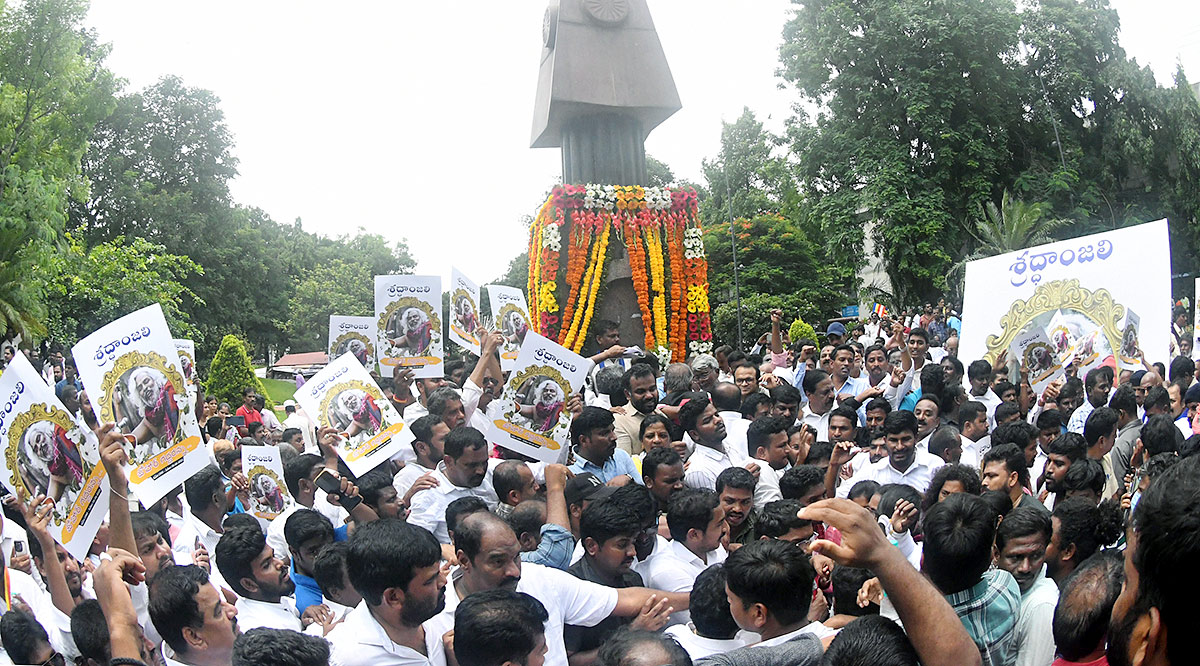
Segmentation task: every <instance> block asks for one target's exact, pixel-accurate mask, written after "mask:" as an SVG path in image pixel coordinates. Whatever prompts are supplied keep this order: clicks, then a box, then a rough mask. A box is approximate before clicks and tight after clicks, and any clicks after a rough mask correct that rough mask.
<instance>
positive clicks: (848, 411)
mask: <svg viewBox="0 0 1200 666" xmlns="http://www.w3.org/2000/svg"><path fill="white" fill-rule="evenodd" d="M835 416H840V417H842V418H844V419H846V420H847V421H849V422H850V425H851V426H853V427H855V428H857V427H858V426H859V425H860V424H859V422H858V412H857V411H856V410H854V409H852V408H851V407H850V406H849V405H845V404H842V405H838V406H837V407H834V408H833V409H831V410H829V418H833V417H835Z"/></svg>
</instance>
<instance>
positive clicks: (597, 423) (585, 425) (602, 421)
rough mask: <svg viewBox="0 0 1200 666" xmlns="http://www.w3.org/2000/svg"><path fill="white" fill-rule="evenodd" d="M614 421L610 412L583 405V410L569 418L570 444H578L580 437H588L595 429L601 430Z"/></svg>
mask: <svg viewBox="0 0 1200 666" xmlns="http://www.w3.org/2000/svg"><path fill="white" fill-rule="evenodd" d="M613 422H614V418H613V414H612V412H610V411H608V410H607V409H601V408H599V407H584V408H583V411H582V412H581V413H580V414H579V416H576V417H575V418H574V419H572V420H571V446H576V445H578V444H579V438H580V437H590V436H591V435H592V433H594V432H595V431H597V430H603V429H604V428H607V427H609V426H611V425H612V424H613Z"/></svg>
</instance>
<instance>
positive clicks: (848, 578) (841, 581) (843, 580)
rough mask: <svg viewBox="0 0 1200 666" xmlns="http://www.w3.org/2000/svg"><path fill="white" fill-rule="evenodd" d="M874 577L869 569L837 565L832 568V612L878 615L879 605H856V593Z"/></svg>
mask: <svg viewBox="0 0 1200 666" xmlns="http://www.w3.org/2000/svg"><path fill="white" fill-rule="evenodd" d="M874 576H875V574H874V573H872V572H871V570H870V569H860V568H858V567H847V566H842V565H838V566H835V567H834V568H833V576H832V577H831V580H832V583H833V612H835V613H837V614H839V615H853V616H855V617H859V616H862V615H878V614H879V604H877V603H874V602H872V603H869V604H867V605H866V606H865V607H860V606H859V605H858V591H859V590H860V589H862V586H863V583H865V582H867V581H868V580H870V579H871V578H873V577H874Z"/></svg>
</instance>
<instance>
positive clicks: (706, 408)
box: [679, 398, 733, 490]
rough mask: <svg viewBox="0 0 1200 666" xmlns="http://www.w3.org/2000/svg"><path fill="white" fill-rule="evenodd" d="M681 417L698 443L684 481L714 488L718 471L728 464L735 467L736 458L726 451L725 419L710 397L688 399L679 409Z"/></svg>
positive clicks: (688, 484) (696, 485) (684, 427)
mask: <svg viewBox="0 0 1200 666" xmlns="http://www.w3.org/2000/svg"><path fill="white" fill-rule="evenodd" d="M679 421H680V423H681V424H682V425H683V429H684V431H686V432H687V434H688V436H689V437H691V438H692V441H694V442H695V443H696V450H695V451H693V452H692V455H691V457H690V458H689V459H688V464H687V467H686V472H685V473H684V477H683V485H685V486H687V487H689V488H708V489H709V490H713V489H715V488H716V486H717V475H718V474H720V473H721V472H722V471H724V469H725V468H726V467H733V460H732V459H731V458H730V457H729V454H728V453H727V452H726V451H725V435H726V430H725V422H724V421H723V420H721V417H720V416H718V415H717V409H716V408H715V407H713V405H712V403H711V402H709V401H708V398H697V399H694V400H689V401H688V402H687V404H685V405H684V406H683V407H682V408H680V410H679Z"/></svg>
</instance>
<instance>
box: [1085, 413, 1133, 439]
mask: <svg viewBox="0 0 1200 666" xmlns="http://www.w3.org/2000/svg"><path fill="white" fill-rule="evenodd" d="M1134 413H1135V414H1136V413H1137V412H1136V410H1135V412H1134ZM1119 418H1120V417H1119V416H1118V415H1117V410H1115V409H1113V408H1112V407H1097V408H1095V409H1093V410H1092V413H1091V414H1088V417H1087V421H1085V422H1084V424H1083V439H1084V441H1086V442H1087V445H1088V447H1089V448H1090V447H1092V446H1094V445H1095V444H1096V442H1098V441H1100V438H1101V437H1104V436H1105V435H1109V434H1112V432H1113V431H1114V430H1116V428H1117V420H1118V419H1119Z"/></svg>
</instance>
